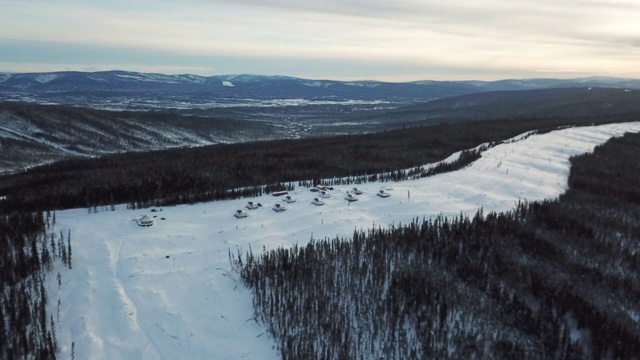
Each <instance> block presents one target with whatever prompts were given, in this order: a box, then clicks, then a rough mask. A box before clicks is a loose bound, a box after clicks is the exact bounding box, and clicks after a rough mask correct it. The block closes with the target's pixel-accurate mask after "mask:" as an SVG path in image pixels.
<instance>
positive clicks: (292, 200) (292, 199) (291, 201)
mask: <svg viewBox="0 0 640 360" xmlns="http://www.w3.org/2000/svg"><path fill="white" fill-rule="evenodd" d="M282 201H284V202H286V203H289V204H291V203H294V202H296V199H294V198H293V197H292V196H291V195H287V196H285V197H283V198H282Z"/></svg>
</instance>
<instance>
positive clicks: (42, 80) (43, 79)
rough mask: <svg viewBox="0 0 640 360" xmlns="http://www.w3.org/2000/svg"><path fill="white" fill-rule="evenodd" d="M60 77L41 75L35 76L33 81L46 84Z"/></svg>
mask: <svg viewBox="0 0 640 360" xmlns="http://www.w3.org/2000/svg"><path fill="white" fill-rule="evenodd" d="M58 77H59V75H58V74H39V75H37V76H35V77H34V78H33V79H34V80H35V81H37V82H39V83H41V84H46V83H48V82H50V81H53V80H55V79H57V78H58Z"/></svg>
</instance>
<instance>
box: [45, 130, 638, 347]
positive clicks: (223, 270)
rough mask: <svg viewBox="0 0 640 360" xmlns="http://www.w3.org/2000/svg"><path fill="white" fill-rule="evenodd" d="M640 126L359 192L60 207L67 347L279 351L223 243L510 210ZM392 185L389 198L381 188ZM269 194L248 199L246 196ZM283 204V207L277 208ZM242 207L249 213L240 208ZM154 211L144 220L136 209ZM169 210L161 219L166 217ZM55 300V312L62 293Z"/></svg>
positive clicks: (541, 195) (557, 189)
mask: <svg viewBox="0 0 640 360" xmlns="http://www.w3.org/2000/svg"><path fill="white" fill-rule="evenodd" d="M627 131H631V132H638V131H640V122H635V123H626V124H613V125H604V126H598V127H584V128H570V129H565V130H560V131H555V132H551V133H548V134H543V135H535V136H531V137H528V138H526V139H524V140H521V141H518V142H513V143H509V144H503V145H499V146H496V147H494V148H492V149H490V150H488V151H486V152H485V153H484V154H483V156H482V158H481V159H480V160H478V161H477V162H475V163H474V164H472V165H471V166H469V167H467V168H465V169H463V170H460V171H456V172H452V173H447V174H442V175H437V176H433V177H429V178H424V179H420V180H414V181H405V182H398V183H369V184H362V185H359V187H360V188H361V189H362V190H363V191H364V193H363V194H362V195H358V196H357V197H358V201H355V202H348V201H346V200H344V197H345V195H346V192H347V190H349V189H350V187H347V186H340V187H336V188H335V189H334V190H333V191H330V193H331V197H330V198H327V199H323V200H324V202H325V205H322V206H316V205H313V204H311V201H312V200H313V198H314V197H316V196H317V193H313V192H310V191H309V190H308V189H304V188H300V189H298V190H297V191H294V192H292V193H290V194H291V195H292V196H293V197H294V198H295V199H296V202H294V203H291V204H288V203H285V202H283V201H282V198H280V197H273V196H262V197H259V198H252V199H243V200H231V201H220V202H211V203H204V204H197V205H182V206H176V207H166V208H163V209H162V211H160V209H158V212H151V209H145V210H127V209H125V208H124V207H123V206H120V207H117V209H116V211H109V210H104V211H100V212H98V213H89V212H88V211H87V210H86V209H76V210H68V211H61V212H58V213H57V214H56V217H57V224H56V231H57V232H60V231H62V232H63V233H64V234H65V235H66V234H67V231H68V230H69V229H70V230H71V244H72V251H73V269H72V270H60V273H61V280H62V285H61V286H58V282H57V279H56V276H51V286H50V290H49V297H50V310H51V313H52V314H54V319H58V320H57V321H56V324H57V338H58V342H59V345H60V348H61V357H62V358H71V347H72V343H73V344H74V349H73V350H74V355H75V358H76V359H278V358H279V356H278V353H277V351H276V350H275V344H274V343H273V342H272V340H271V339H270V337H269V336H268V335H267V334H266V333H265V329H263V328H262V327H261V326H260V325H259V324H257V323H256V322H255V321H253V320H252V317H253V308H252V305H251V293H250V291H249V290H248V289H246V288H244V287H243V286H242V284H241V283H239V282H238V276H237V275H236V274H232V273H230V272H229V270H230V269H229V260H228V251H229V250H231V251H233V252H236V251H237V248H239V249H240V250H241V251H242V252H244V251H246V250H248V249H249V246H251V248H252V249H253V250H254V252H260V251H262V248H263V247H266V248H274V247H277V246H289V245H292V244H295V243H298V244H304V243H306V242H308V241H309V239H310V238H312V237H313V238H316V239H318V238H323V237H335V236H337V235H338V236H343V237H350V236H351V234H352V232H353V230H354V229H356V228H357V229H360V228H362V229H367V228H370V227H372V226H386V225H388V224H396V225H398V224H399V223H407V222H409V221H411V220H412V219H415V218H416V217H418V218H420V219H422V218H423V217H426V218H428V217H432V216H437V215H439V214H444V215H458V214H460V213H465V214H473V213H475V211H476V210H477V209H478V208H479V207H483V208H484V210H485V213H486V212H488V211H506V210H509V209H511V208H513V206H514V204H515V203H516V202H517V201H518V200H525V199H527V200H541V199H549V198H556V197H557V196H559V195H560V194H561V193H562V192H563V191H565V189H566V187H567V176H568V173H569V157H570V156H572V155H577V154H582V153H585V152H590V151H592V150H593V148H594V147H595V146H596V145H599V144H602V143H604V142H605V141H606V140H608V139H609V138H611V137H613V136H620V135H622V134H623V133H625V132H627ZM381 187H393V189H389V190H388V192H389V193H390V194H391V196H390V197H388V198H381V197H379V196H376V195H375V194H376V192H377V191H378V190H379V189H380V188H381ZM249 200H251V201H255V202H260V203H262V204H263V207H262V208H259V209H256V210H248V209H246V208H245V207H244V206H245V204H246V203H247V201H249ZM276 203H279V204H282V205H284V206H286V207H287V211H284V212H279V213H277V212H275V211H273V210H272V209H271V208H272V206H273V205H274V204H276ZM238 209H243V210H245V211H246V212H247V213H248V214H249V215H248V217H247V218H242V219H236V218H235V217H234V216H233V214H234V212H235V211H236V210H238ZM142 215H149V216H157V217H156V218H155V221H156V224H155V225H154V226H151V227H145V228H143V227H139V226H137V225H136V222H134V221H133V219H136V218H138V217H140V216H142ZM162 218H164V220H162ZM58 300H60V307H59V318H58V315H57V311H58V307H57V302H58Z"/></svg>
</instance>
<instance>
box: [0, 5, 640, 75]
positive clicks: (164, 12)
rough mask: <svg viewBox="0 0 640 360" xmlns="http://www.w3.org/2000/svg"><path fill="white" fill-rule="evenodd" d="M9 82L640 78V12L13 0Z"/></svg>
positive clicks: (6, 60) (5, 22)
mask: <svg viewBox="0 0 640 360" xmlns="http://www.w3.org/2000/svg"><path fill="white" fill-rule="evenodd" d="M0 9H2V11H1V12H0V54H2V56H1V57H0V71H18V72H22V71H53V70H88V71H92V70H112V69H123V70H134V71H150V72H163V73H194V74H200V75H214V74H229V73H258V74H279V75H290V76H300V77H308V78H330V79H377V80H388V81H406V80H422V79H437V80H445V79H452V80H460V79H480V80H492V79H502V78H531V77H563V78H566V77H582V76H593V75H600V76H620V77H635V78H640V67H638V64H640V26H638V24H640V1H636V0H586V1H578V0H554V1H551V0H531V1H513V0H488V1H478V0H448V1H446V2H443V1H435V0H419V1H418V0H414V1H412V0H394V1H388V0H386V1H380V0H340V1H337V0H329V1H317V0H316V1H308V0H295V1H294V0H186V1H185V0H181V1H178V0H175V1H168V0H155V1H150V0H139V1H120V0H115V1H109V2H105V1H95V0H88V1H87V0H83V1H80V0H57V1H56V0H31V1H29V0H26V1H25V0H20V1H6V0H5V1H3V0H0Z"/></svg>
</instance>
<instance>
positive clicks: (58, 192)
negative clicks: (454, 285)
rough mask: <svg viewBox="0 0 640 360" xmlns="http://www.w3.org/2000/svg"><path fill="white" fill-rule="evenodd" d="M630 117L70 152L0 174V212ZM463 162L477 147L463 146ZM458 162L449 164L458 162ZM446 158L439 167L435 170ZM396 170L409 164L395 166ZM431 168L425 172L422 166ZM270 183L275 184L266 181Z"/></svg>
mask: <svg viewBox="0 0 640 360" xmlns="http://www.w3.org/2000/svg"><path fill="white" fill-rule="evenodd" d="M631 120H633V119H632V118H624V117H619V116H618V117H615V116H611V117H607V118H578V119H518V120H494V121H475V122H474V121H472V122H467V123H456V124H439V125H434V126H418V127H412V128H405V129H399V130H391V131H385V132H380V133H375V134H365V135H358V136H355V135H348V136H336V137H327V138H312V139H298V140H273V141H264V142H255V143H243V144H226V145H215V146H205V147H197V148H186V149H170V150H163V151H153V152H144V153H126V154H119V155H112V156H105V157H100V158H96V159H73V160H66V161H61V162H56V163H53V164H50V165H45V166H40V167H36V168H33V169H30V170H27V171H25V172H23V173H19V174H14V175H8V176H3V177H0V196H5V197H6V199H4V200H0V213H7V212H10V211H17V210H21V211H45V210H53V209H66V208H78V207H87V208H89V207H96V206H108V205H112V204H122V203H130V204H131V205H132V206H133V207H146V206H162V205H165V206H166V205H174V204H184V203H194V202H202V201H211V200H219V199H229V198H234V197H240V196H256V195H259V194H261V193H262V192H264V191H269V189H267V188H265V187H264V186H260V185H266V184H271V185H272V187H273V188H282V187H284V186H286V184H288V183H290V182H295V181H300V180H302V181H307V182H315V181H319V180H322V179H333V180H332V181H335V182H337V181H339V180H338V179H342V180H340V181H352V182H356V183H357V182H363V181H381V180H383V181H384V180H386V181H397V180H401V179H405V178H412V177H416V176H427V175H428V173H427V172H426V171H422V170H421V169H420V166H421V165H424V164H427V163H433V162H437V161H440V160H443V159H445V158H446V157H448V156H449V155H451V154H453V153H454V152H457V151H462V150H465V149H471V148H474V147H476V146H478V145H479V144H483V143H491V142H499V141H502V140H503V139H507V138H510V137H513V136H516V135H519V134H521V133H524V132H526V131H531V130H539V131H546V130H551V129H555V128H557V127H559V126H570V125H591V124H600V123H608V122H615V121H631ZM463 155H465V156H466V155H469V156H468V157H464V159H463V160H464V161H472V160H473V157H477V156H479V155H478V154H477V153H475V154H474V153H471V152H468V153H465V154H463ZM463 165H464V164H463V163H459V164H453V165H448V166H463ZM445 166H447V165H446V164H443V165H441V168H440V170H441V171H445V170H451V169H444V167H445ZM399 169H415V171H411V170H408V171H402V170H399ZM429 171H433V170H429ZM274 185H275V186H274Z"/></svg>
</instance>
